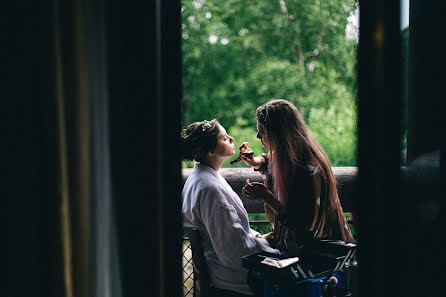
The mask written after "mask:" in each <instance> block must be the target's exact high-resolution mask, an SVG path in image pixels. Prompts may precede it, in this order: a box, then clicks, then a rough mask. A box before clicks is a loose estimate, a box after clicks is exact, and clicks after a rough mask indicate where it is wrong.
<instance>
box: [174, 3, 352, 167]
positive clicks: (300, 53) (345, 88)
mask: <svg viewBox="0 0 446 297" xmlns="http://www.w3.org/2000/svg"><path fill="white" fill-rule="evenodd" d="M356 9H357V6H356V1H354V0H336V1H335V0H324V1H317V0H311V1H310V0H308V1H305V0H300V1H298V0H277V1H252V0H243V1H241V0H227V1H216V0H193V1H191V0H184V1H183V2H182V9H181V11H182V54H183V95H184V97H183V125H184V126H186V125H187V124H189V123H192V122H195V121H201V120H204V119H207V120H210V119H213V118H216V119H218V120H219V121H220V123H221V124H222V125H223V126H224V127H225V128H226V130H227V131H228V132H229V134H230V135H231V136H233V137H234V138H235V142H236V147H237V146H238V145H239V144H241V143H242V142H243V141H248V142H249V144H250V146H251V147H252V148H253V149H254V151H255V152H256V153H261V152H263V148H262V145H261V143H260V142H259V141H258V140H257V139H256V138H255V135H256V123H255V117H254V115H255V110H256V108H257V107H258V106H259V105H261V104H264V103H265V102H267V101H268V100H270V99H271V98H282V99H286V100H289V101H291V102H292V103H294V104H295V105H296V106H297V108H298V109H299V110H300V112H301V113H302V114H303V116H304V118H305V121H306V123H307V125H308V127H309V129H310V130H311V131H312V133H313V135H314V136H315V138H316V139H317V140H318V141H319V142H320V143H321V145H322V147H323V148H324V150H325V151H326V153H327V155H328V157H329V159H330V161H331V164H332V166H355V165H356V156H355V154H356V104H355V96H356V73H355V71H356V70H355V68H356V50H357V41H356V39H355V38H351V37H350V38H349V37H348V35H347V34H346V28H347V25H348V18H349V16H352V15H353V14H354V13H355V12H356ZM353 29H355V28H354V27H353ZM228 163H229V160H227V161H225V163H224V164H223V167H228V166H229V165H228ZM191 164H192V163H190V162H185V163H184V165H183V166H185V167H190V166H191ZM236 166H242V167H243V166H246V165H245V164H244V163H243V162H240V163H238V164H237V165H236Z"/></svg>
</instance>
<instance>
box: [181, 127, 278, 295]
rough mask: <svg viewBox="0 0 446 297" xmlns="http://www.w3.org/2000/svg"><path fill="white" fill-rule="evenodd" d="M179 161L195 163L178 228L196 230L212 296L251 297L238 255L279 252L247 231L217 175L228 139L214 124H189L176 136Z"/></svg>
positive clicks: (227, 153) (229, 150)
mask: <svg viewBox="0 0 446 297" xmlns="http://www.w3.org/2000/svg"><path fill="white" fill-rule="evenodd" d="M180 146H181V151H182V154H183V159H185V160H195V161H196V163H195V164H194V169H193V171H192V173H191V174H190V175H189V177H188V179H187V180H186V182H185V184H184V187H183V192H182V194H181V197H182V199H183V209H182V212H183V224H184V226H185V227H193V228H196V229H198V230H199V231H200V234H201V237H202V240H203V248H204V254H205V258H206V263H207V265H208V268H209V274H210V280H211V283H212V284H211V285H212V288H211V292H210V295H211V296H212V297H219V296H225V297H231V296H232V297H243V296H251V295H252V294H253V292H252V290H251V289H250V287H249V286H248V284H247V273H248V270H247V269H245V268H244V267H243V266H242V257H243V256H245V255H249V254H253V253H256V252H260V251H266V252H270V253H276V254H277V253H279V251H278V250H275V249H272V248H271V247H270V246H269V244H268V241H267V240H266V239H264V238H262V236H261V235H260V234H259V233H258V232H256V231H254V230H252V229H251V228H250V227H249V220H248V214H247V212H246V209H245V208H244V206H243V203H242V201H241V200H240V197H239V196H238V195H237V193H235V192H234V191H233V190H232V188H231V186H230V185H229V184H228V183H227V182H226V180H225V179H224V178H223V177H222V176H221V175H220V173H218V170H219V168H220V166H221V164H222V163H223V161H224V160H225V159H227V158H229V157H231V156H233V155H234V138H232V137H231V136H229V135H228V134H227V133H226V130H225V128H223V126H222V125H220V123H219V122H218V121H216V120H212V121H202V122H196V123H193V124H190V125H189V126H187V127H186V128H185V129H184V130H183V131H182V133H181V145H180Z"/></svg>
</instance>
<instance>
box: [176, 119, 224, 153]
mask: <svg viewBox="0 0 446 297" xmlns="http://www.w3.org/2000/svg"><path fill="white" fill-rule="evenodd" d="M219 125H220V123H219V122H218V121H217V120H216V119H213V120H212V121H206V120H205V121H201V122H195V123H192V124H190V125H188V126H187V127H186V128H184V129H183V131H181V136H180V149H181V154H182V158H183V160H188V161H192V160H195V161H197V162H201V161H203V160H205V159H206V155H207V153H208V152H210V151H212V150H213V149H215V147H216V146H217V138H218V135H219V134H220V126H219Z"/></svg>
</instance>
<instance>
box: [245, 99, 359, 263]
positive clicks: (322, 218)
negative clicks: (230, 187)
mask: <svg viewBox="0 0 446 297" xmlns="http://www.w3.org/2000/svg"><path fill="white" fill-rule="evenodd" d="M256 119H257V130H258V133H257V138H259V139H260V141H261V142H262V144H263V146H264V147H265V149H266V150H268V151H269V152H268V154H262V155H259V156H255V157H254V156H252V155H251V156H249V157H247V156H246V154H245V155H242V159H243V160H244V161H245V163H246V164H247V165H249V166H252V167H253V168H254V169H256V170H259V171H260V172H261V173H262V174H264V179H265V183H264V184H262V183H254V182H253V183H250V182H248V181H247V183H246V185H245V187H244V188H243V195H244V197H245V198H247V199H261V200H263V201H264V202H265V204H264V206H265V212H266V214H267V217H268V219H269V220H270V222H272V223H274V232H273V233H271V234H269V235H266V236H265V238H266V239H267V240H268V241H269V242H270V244H271V246H273V247H276V248H278V249H280V250H281V251H284V252H286V253H288V255H289V256H295V255H301V252H302V250H303V249H302V248H303V247H304V246H305V243H306V242H309V240H313V239H314V238H320V239H333V240H344V241H348V242H353V240H354V239H353V236H352V234H351V231H350V228H349V226H348V224H347V222H346V220H345V217H344V213H343V210H342V207H341V203H340V201H339V197H338V194H337V190H336V180H335V178H334V175H333V172H332V170H331V167H330V163H329V161H328V158H327V156H326V155H325V153H324V150H323V149H322V147H321V146H320V145H319V143H318V142H317V141H316V140H315V139H314V138H313V136H312V135H311V133H310V131H309V130H308V128H307V126H306V125H305V122H304V120H303V118H302V116H301V115H300V113H299V112H298V110H297V108H296V107H295V106H294V105H293V104H291V103H290V102H288V101H286V100H281V99H275V100H271V101H270V102H268V103H266V104H264V105H262V106H260V107H259V108H257V111H256ZM250 150H251V149H250V148H248V149H247V150H246V152H249V151H250Z"/></svg>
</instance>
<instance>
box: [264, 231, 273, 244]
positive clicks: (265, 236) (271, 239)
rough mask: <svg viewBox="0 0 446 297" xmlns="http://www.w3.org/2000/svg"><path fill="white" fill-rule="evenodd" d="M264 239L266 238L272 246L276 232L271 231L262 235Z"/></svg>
mask: <svg viewBox="0 0 446 297" xmlns="http://www.w3.org/2000/svg"><path fill="white" fill-rule="evenodd" d="M262 237H263V239H266V241H268V243H269V245H270V246H271V245H272V244H273V243H274V232H269V233H266V234H263V235H262ZM271 247H273V246H271Z"/></svg>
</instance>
